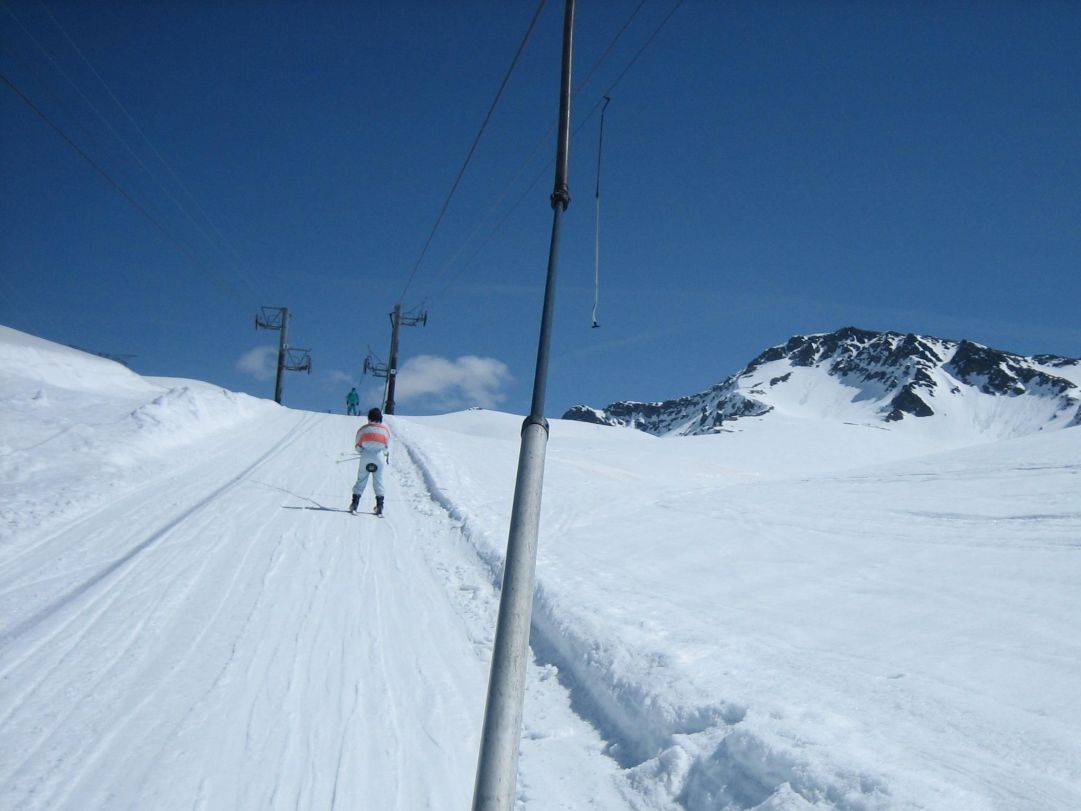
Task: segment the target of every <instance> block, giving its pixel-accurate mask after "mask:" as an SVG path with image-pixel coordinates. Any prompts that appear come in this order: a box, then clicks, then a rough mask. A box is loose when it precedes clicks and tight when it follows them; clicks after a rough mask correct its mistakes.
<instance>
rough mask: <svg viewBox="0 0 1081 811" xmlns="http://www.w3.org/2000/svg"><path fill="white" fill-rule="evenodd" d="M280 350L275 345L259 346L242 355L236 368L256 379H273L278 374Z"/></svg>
mask: <svg viewBox="0 0 1081 811" xmlns="http://www.w3.org/2000/svg"><path fill="white" fill-rule="evenodd" d="M277 358H278V350H277V348H276V347H273V346H259V347H256V348H255V349H252V350H250V351H248V352H245V353H244V354H243V355H241V356H240V359H239V360H237V362H236V368H237V369H238V370H239V371H241V372H243V373H244V374H247V375H251V376H252V377H254V378H255V379H256V380H272V379H273V378H274V376H275V375H276V374H277V371H278V369H277Z"/></svg>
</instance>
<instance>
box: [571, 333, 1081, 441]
mask: <svg viewBox="0 0 1081 811" xmlns="http://www.w3.org/2000/svg"><path fill="white" fill-rule="evenodd" d="M772 414H786V415H789V416H792V417H799V418H804V419H811V420H826V421H833V422H854V423H858V424H869V425H880V426H884V427H889V428H891V429H894V430H899V431H901V432H903V433H905V434H908V435H914V436H916V437H925V438H927V439H937V440H939V441H940V442H946V443H947V445H948V446H953V447H958V446H961V445H965V444H973V443H975V442H980V441H987V440H989V439H1002V438H1007V437H1014V436H1024V435H1026V434H1031V433H1034V432H1036V431H1040V430H1043V429H1045V428H1061V427H1065V426H1068V425H1077V424H1079V423H1081V361H1079V360H1076V359H1073V358H1059V357H1055V356H1051V355H1040V356H1036V357H1031V358H1029V357H1021V356H1019V355H1014V354H1011V353H1008V352H1002V351H999V350H996V349H989V348H987V347H985V346H981V345H979V344H975V343H972V342H971V341H960V342H957V341H948V340H943V339H941V338H931V337H926V336H920V335H913V334H908V335H901V334H899V333H896V332H869V331H867V330H860V329H856V328H854V327H846V328H844V329H841V330H838V331H837V332H832V333H828V334H823V335H809V336H799V335H798V336H796V337H794V338H791V339H790V340H789V341H788V342H787V343H785V344H782V345H779V346H775V347H772V348H770V349H768V350H766V351H765V352H763V353H762V354H761V355H759V356H758V357H757V358H755V359H754V360H752V361H751V362H750V363H749V364H748V365H747V367H746V368H745V369H743V370H742V371H741V372H738V373H737V374H735V375H733V376H732V377H730V378H728V379H727V380H725V381H724V382H722V383H719V384H718V385H716V386H713V387H712V388H710V389H709V390H707V391H705V392H702V393H701V394H696V395H692V396H689V397H681V398H679V399H675V400H668V401H665V402H661V403H635V402H620V403H614V404H612V405H610V406H608V407H606V408H604V409H594V408H590V407H589V406H575V407H574V408H572V409H570V410H569V411H568V412H567V413H566V414H565V415H564V418H565V419H576V420H582V421H584V422H593V423H601V424H605V425H624V426H630V427H634V428H638V429H640V430H643V431H647V432H649V433H652V434H657V435H668V434H684V435H685V434H707V433H715V432H717V431H722V430H728V429H729V428H730V427H731V425H732V424H733V423H735V422H737V421H739V420H741V419H742V420H746V419H747V418H754V417H763V416H765V415H772Z"/></svg>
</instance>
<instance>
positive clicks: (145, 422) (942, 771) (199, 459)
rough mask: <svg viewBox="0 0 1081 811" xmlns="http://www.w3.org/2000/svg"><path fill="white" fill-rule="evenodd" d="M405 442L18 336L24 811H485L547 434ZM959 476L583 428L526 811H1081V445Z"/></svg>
mask: <svg viewBox="0 0 1081 811" xmlns="http://www.w3.org/2000/svg"><path fill="white" fill-rule="evenodd" d="M389 422H390V425H391V428H392V430H393V431H394V433H395V436H396V440H397V444H396V447H395V448H394V450H393V453H392V460H391V468H392V475H391V476H390V483H389V489H388V496H387V511H388V515H387V517H386V518H385V519H378V518H375V517H373V516H370V515H358V516H351V515H349V514H347V513H346V512H344V511H343V509H344V507H345V506H346V504H347V503H348V496H349V490H350V487H351V484H352V480H353V478H354V476H355V473H356V471H355V463H353V462H351V461H345V462H339V460H340V459H341V458H342V456H344V455H348V454H349V452H350V451H351V448H350V445H351V440H352V435H353V432H354V431H355V428H356V427H357V425H358V422H357V420H356V419H355V418H347V417H342V416H334V415H327V414H314V413H306V412H298V411H292V410H289V409H286V408H281V407H278V406H276V405H274V404H273V403H269V402H267V401H263V400H258V399H254V398H251V397H247V396H244V395H237V394H233V393H230V392H224V391H222V390H221V389H219V388H216V387H213V386H209V385H207V384H204V383H197V382H193V381H180V380H168V379H157V378H143V377H139V376H137V375H135V374H133V373H131V372H129V371H128V370H126V369H124V368H123V367H122V366H119V365H117V364H115V363H112V362H110V361H106V360H103V359H100V358H97V357H94V356H90V355H86V354H84V353H81V352H78V351H75V350H71V349H67V348H64V347H60V346H57V345H55V344H50V343H49V342H46V341H42V340H39V339H37V338H33V337H31V336H28V335H24V334H22V333H18V332H15V331H13V330H10V329H6V328H0V808H4V809H9V808H10V809H88V808H95V809H97V808H109V809H112V808H124V809H129V808H131V809H191V808H203V809H277V808H303V809H329V808H340V809H360V808H363V809H402V811H405V810H406V809H410V810H412V809H423V808H430V809H452V808H467V807H469V803H470V798H471V793H472V783H473V777H474V769H475V762H476V754H477V746H478V734H479V729H480V721H481V714H482V712H483V702H484V692H485V686H486V679H487V670H488V662H489V656H490V648H491V635H492V630H493V628H494V620H495V612H496V609H497V605H498V583H499V575H500V563H501V560H502V555H503V553H504V547H505V543H506V531H507V522H508V514H509V505H510V502H511V496H512V489H513V481H514V472H515V468H516V464H517V453H518V431H519V428H520V424H521V418H520V417H515V416H511V415H507V414H500V413H495V412H489V411H467V412H463V413H458V414H450V415H446V416H442V417H428V418H409V417H400V416H399V417H394V418H390V420H389ZM941 447H942V445H941V443H939V442H937V441H936V439H935V437H934V436H933V435H931V434H927V433H926V432H924V433H923V434H916V433H913V432H911V431H906V430H904V429H901V428H900V427H898V428H893V429H891V428H888V427H883V426H881V425H870V424H866V425H860V424H845V423H831V422H829V421H828V420H825V419H823V420H807V419H800V418H797V417H792V416H788V415H778V414H775V415H772V419H766V418H763V419H762V420H753V419H749V420H743V421H741V422H740V426H739V430H737V431H736V432H734V433H731V434H728V433H725V434H720V435H716V436H705V437H685V438H667V439H658V438H655V437H651V436H648V435H646V434H642V433H639V432H635V431H632V430H625V429H618V428H608V427H599V426H592V425H587V424H583V423H575V422H564V421H554V422H553V423H552V431H551V441H550V443H549V446H548V460H547V468H546V474H545V495H544V510H543V513H544V514H543V519H542V527H541V546H540V555H539V560H538V591H537V599H536V604H535V611H534V628H533V639H532V642H533V650H534V656H535V663H534V665H533V666H532V668H531V670H530V681H529V687H528V694H527V698H526V707H525V721H524V729H523V741H522V759H521V769H520V776H519V805H520V806H521V807H522V808H526V809H531V810H532V809H585V808H603V809H620V808H626V809H636V810H639V811H645V810H647V809H648V810H653V809H689V810H690V811H705V809H744V810H747V809H758V810H759V811H803V810H804V809H851V810H852V811H855V810H857V809H950V810H951V811H952V810H954V809H960V810H964V809H974V810H975V809H1002V810H1003V811H1005V810H1006V809H1010V810H1011V811H1012V810H1013V809H1032V810H1033V811H1036V810H1037V809H1040V810H1041V811H1042V810H1043V809H1051V810H1054V809H1060V810H1061V811H1071V810H1072V809H1076V808H1081V732H1079V730H1081V641H1079V639H1081V635H1078V634H1077V632H1076V617H1077V616H1078V615H1079V614H1081V589H1079V588H1078V584H1079V583H1081V429H1078V428H1067V429H1062V430H1054V431H1046V432H1043V433H1039V434H1035V435H1032V436H1028V437H1023V438H1018V439H1011V440H1008V441H996V442H987V443H984V444H980V445H974V446H971V447H966V448H961V449H952V450H949V451H948V452H941V451H940V450H938V451H936V449H940V448H941ZM370 501H371V495H370V492H369V493H368V494H366V496H365V502H370Z"/></svg>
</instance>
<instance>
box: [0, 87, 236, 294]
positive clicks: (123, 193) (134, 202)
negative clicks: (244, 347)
mask: <svg viewBox="0 0 1081 811" xmlns="http://www.w3.org/2000/svg"><path fill="white" fill-rule="evenodd" d="M0 82H3V83H4V84H6V85H7V86H8V87H9V88H10V89H11V91H12V92H13V93H15V95H17V96H18V97H19V98H20V99H22V101H23V102H24V103H25V104H26V105H27V106H28V107H29V108H30V109H31V110H33V111H34V112H35V113H36V114H37V115H38V117H39V118H41V120H42V121H44V122H45V123H46V124H48V125H49V126H50V127H51V128H52V129H53V130H54V131H55V132H56V134H57V135H59V136H60V137H61V138H63V139H64V140H65V141H66V142H67V143H68V145H69V146H70V147H71V148H72V149H74V150H75V151H76V152H77V153H78V154H79V157H81V158H82V159H83V160H84V161H86V162H87V163H89V164H90V166H91V167H92V168H93V169H94V171H95V172H97V173H98V174H99V175H100V176H101V177H102V178H103V179H104V180H105V182H106V183H108V184H109V185H110V186H112V187H113V189H115V190H116V191H117V192H118V193H119V194H120V196H121V197H123V198H124V199H125V200H127V201H128V203H130V204H131V206H132V207H133V208H134V209H135V210H136V211H138V212H139V213H140V214H142V215H143V216H144V217H145V218H146V219H147V220H149V221H150V224H151V225H153V226H154V227H155V228H156V229H158V231H160V232H161V233H162V235H163V236H165V238H166V239H168V240H169V242H171V243H172V244H173V245H175V246H176V247H177V248H178V249H179V250H180V252H181V253H183V254H184V255H185V256H186V257H188V258H189V259H191V261H192V262H194V263H195V264H196V265H197V266H198V267H199V268H201V269H202V270H203V271H205V272H206V273H208V275H210V277H211V281H212V282H213V283H214V284H219V280H218V279H216V278H214V274H212V273H211V272H210V271H209V269H208V268H206V267H205V266H204V265H203V263H202V261H201V260H200V259H199V257H198V256H196V254H195V252H194V251H192V250H191V248H189V247H188V246H187V245H185V244H184V243H183V242H181V241H180V239H179V238H177V237H176V236H175V235H174V234H173V233H172V232H171V231H169V229H168V228H166V227H165V226H164V225H163V224H162V223H161V221H160V220H158V219H157V218H156V217H155V216H154V215H153V214H151V213H150V211H149V210H148V209H147V208H146V206H144V205H143V204H142V203H140V202H139V201H138V200H136V199H135V198H134V197H132V196H131V195H130V194H128V192H127V191H125V189H124V187H123V186H121V185H120V184H119V183H117V182H116V181H115V180H114V179H113V178H112V176H111V175H110V174H109V173H108V172H106V171H105V170H104V169H103V168H101V166H99V165H98V163H97V162H96V161H95V160H94V159H93V158H91V157H90V156H89V155H87V154H86V152H84V151H83V150H82V149H81V148H80V147H79V145H78V144H77V143H75V142H74V141H73V140H72V139H71V138H70V137H69V136H68V134H67V133H66V132H64V130H62V129H61V128H60V127H59V126H58V125H57V124H55V123H54V122H53V121H52V119H50V118H49V117H48V116H47V115H45V113H43V112H42V111H41V109H40V108H38V106H37V105H36V104H34V102H33V101H31V100H30V98H29V97H27V95H26V94H25V93H23V92H22V91H21V90H20V89H19V88H18V87H16V86H15V84H14V83H13V82H12V81H11V80H10V79H9V78H8V77H7V76H5V75H4V74H2V73H0ZM221 281H222V282H225V290H224V292H227V293H229V294H230V295H233V296H239V292H238V291H237V290H236V289H235V288H233V287H232V286H230V285H229V284H228V282H227V281H226V280H224V279H223V280H221ZM219 286H220V285H219Z"/></svg>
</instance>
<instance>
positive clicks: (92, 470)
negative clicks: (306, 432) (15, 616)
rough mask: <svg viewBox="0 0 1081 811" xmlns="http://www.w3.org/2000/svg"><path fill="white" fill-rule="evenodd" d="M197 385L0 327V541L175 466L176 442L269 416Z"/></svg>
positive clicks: (245, 399) (258, 406) (259, 407)
mask: <svg viewBox="0 0 1081 811" xmlns="http://www.w3.org/2000/svg"><path fill="white" fill-rule="evenodd" d="M277 408H278V406H277V405H275V404H274V403H270V402H267V401H264V400H259V399H256V398H254V397H249V396H248V395H245V394H236V393H234V392H230V391H225V390H224V389H221V388H220V387H216V386H212V385H210V384H207V383H201V382H198V381H180V380H165V379H161V380H155V379H153V378H144V377H141V376H139V375H137V374H135V373H134V372H132V371H131V370H130V369H127V368H126V367H124V366H123V365H121V364H119V363H116V362H114V361H111V360H106V359H105V358H100V357H97V356H95V355H91V354H88V353H86V352H81V351H79V350H76V349H71V348H69V347H65V346H60V345H59V344H55V343H52V342H50V341H46V340H43V339H41V338H36V337H34V336H31V335H26V334H25V333H21V332H18V331H16V330H13V329H10V328H7V327H0V484H2V493H3V494H2V495H0V543H2V542H7V541H9V540H10V539H11V538H12V536H14V535H15V534H16V533H20V534H24V533H27V532H29V531H31V530H33V529H37V528H41V527H43V526H46V525H49V524H52V523H54V522H56V521H58V520H60V519H61V518H62V517H64V516H67V515H69V514H70V513H71V512H72V511H78V510H86V509H89V508H92V507H93V506H94V505H95V504H96V503H100V501H101V497H102V496H101V493H102V487H104V488H105V489H106V490H109V491H113V492H117V493H118V492H121V491H123V490H125V489H126V488H128V487H130V486H131V485H132V484H133V483H136V482H138V481H140V480H142V479H145V478H146V476H147V475H149V472H148V471H150V470H154V471H160V470H162V469H165V468H167V467H168V466H169V465H170V464H175V455H176V453H177V452H178V451H179V450H180V449H181V448H183V447H184V446H185V445H187V444H189V443H192V442H195V441H197V440H200V439H202V438H205V437H208V436H212V435H213V434H215V433H217V432H220V431H224V430H228V429H229V428H231V427H233V426H235V425H237V424H239V423H242V422H245V421H248V420H251V419H252V418H253V417H255V416H257V415H259V414H264V413H267V412H268V410H273V409H277Z"/></svg>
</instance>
